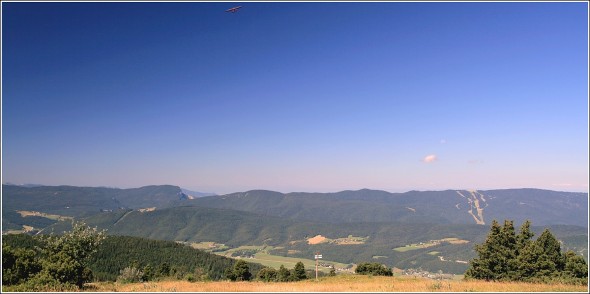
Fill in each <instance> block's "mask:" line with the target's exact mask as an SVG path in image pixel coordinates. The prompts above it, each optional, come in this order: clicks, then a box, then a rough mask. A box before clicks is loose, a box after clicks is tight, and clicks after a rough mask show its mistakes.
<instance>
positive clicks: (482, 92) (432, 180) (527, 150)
mask: <svg viewBox="0 0 590 294" xmlns="http://www.w3.org/2000/svg"><path fill="white" fill-rule="evenodd" d="M236 5H242V6H243V8H242V9H240V10H239V11H238V12H237V13H227V12H224V11H225V10H226V9H228V8H230V7H232V6H236ZM2 50H3V54H2V86H3V87H2V181H3V182H12V183H36V184H45V185H62V184H64V185H76V186H114V187H121V188H130V187H139V186H144V185H152V184H172V185H179V186H181V187H184V188H188V189H191V190H196V191H204V192H216V193H230V192H236V191H246V190H250V189H269V190H275V191H281V192H294V191H309V192H311V191H314V192H335V191H340V190H355V189H361V188H370V189H381V190H387V191H392V192H402V191H408V190H442V189H502V188H542V189H551V190H560V191H581V192H587V191H588V163H589V162H588V55H587V54H588V3H579V2H578V3H539V2H537V3H500V2H498V3H395V2H391V3H246V2H244V3H6V2H4V3H2Z"/></svg>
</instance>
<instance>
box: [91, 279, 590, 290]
mask: <svg viewBox="0 0 590 294" xmlns="http://www.w3.org/2000/svg"><path fill="white" fill-rule="evenodd" d="M86 291H91V292H583V293H587V292H588V286H587V285H582V286H579V285H563V284H549V285H548V284H531V283H505V282H502V283H501V282H484V281H462V280H461V281H457V280H442V281H435V280H430V279H425V278H413V277H394V278H392V277H370V276H358V275H341V276H336V277H323V278H321V279H320V280H319V281H315V280H307V281H301V282H290V283H264V282H194V283H191V282H187V281H162V282H148V283H134V284H118V283H95V284H91V285H89V286H88V287H87V289H86Z"/></svg>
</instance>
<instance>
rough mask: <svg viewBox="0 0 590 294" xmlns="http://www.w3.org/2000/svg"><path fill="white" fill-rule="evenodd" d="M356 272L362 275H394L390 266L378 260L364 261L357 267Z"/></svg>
mask: <svg viewBox="0 0 590 294" xmlns="http://www.w3.org/2000/svg"><path fill="white" fill-rule="evenodd" d="M355 272H356V273H357V274H361V275H374V276H393V272H392V271H391V269H390V268H388V267H386V266H385V265H382V264H380V263H377V262H364V263H361V264H359V265H358V266H357V267H356V270H355Z"/></svg>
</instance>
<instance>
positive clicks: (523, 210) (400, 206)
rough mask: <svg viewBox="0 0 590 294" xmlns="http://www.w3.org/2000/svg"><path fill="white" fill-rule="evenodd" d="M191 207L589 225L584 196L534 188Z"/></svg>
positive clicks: (267, 198) (262, 198)
mask: <svg viewBox="0 0 590 294" xmlns="http://www.w3.org/2000/svg"><path fill="white" fill-rule="evenodd" d="M190 205H196V206H204V207H215V208H226V209H233V210H241V211H248V212H254V213H257V214H261V215H269V216H278V217H283V218H289V219H298V220H313V221H320V222H331V223H355V222H404V223H441V224H443V223H451V224H481V225H485V224H490V223H491V220H493V219H496V220H504V219H511V220H514V221H515V222H517V223H521V222H523V221H524V220H526V219H529V220H531V221H532V222H533V223H534V224H536V225H553V224H564V225H576V226H586V227H587V226H588V194H586V193H572V192H556V191H548V190H539V189H506V190H489V191H465V190H446V191H427V192H420V191H410V192H406V193H389V192H385V191H378V190H368V189H363V190H358V191H342V192H338V193H288V194H283V193H279V192H273V191H264V190H254V191H248V192H243V193H233V194H228V195H223V196H217V197H202V198H198V199H194V201H191V202H190Z"/></svg>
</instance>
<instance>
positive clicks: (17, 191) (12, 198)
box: [2, 185, 188, 230]
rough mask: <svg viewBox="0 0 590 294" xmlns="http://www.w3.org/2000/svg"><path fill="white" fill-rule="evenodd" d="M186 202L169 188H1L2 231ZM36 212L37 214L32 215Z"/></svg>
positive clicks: (175, 191) (8, 186)
mask: <svg viewBox="0 0 590 294" xmlns="http://www.w3.org/2000/svg"><path fill="white" fill-rule="evenodd" d="M182 199H188V198H187V197H186V195H185V194H183V193H182V192H181V190H180V188H178V187H175V186H170V185H163V186H146V187H141V188H133V189H116V188H102V187H74V186H34V187H23V186H14V185H2V230H6V229H11V228H12V229H18V228H21V227H22V226H23V225H28V226H33V227H36V228H38V226H37V224H38V223H39V222H38V221H37V220H36V219H35V218H39V216H40V215H41V216H44V217H45V218H46V221H47V219H57V218H60V217H86V216H90V215H93V214H97V213H99V212H101V211H112V210H117V209H120V208H132V209H139V208H150V207H166V206H170V205H172V203H178V201H180V200H182ZM35 212H39V213H37V214H34V213H35Z"/></svg>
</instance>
